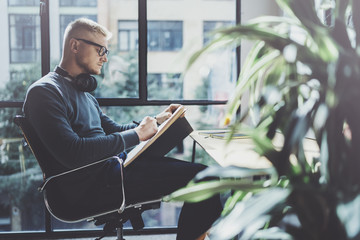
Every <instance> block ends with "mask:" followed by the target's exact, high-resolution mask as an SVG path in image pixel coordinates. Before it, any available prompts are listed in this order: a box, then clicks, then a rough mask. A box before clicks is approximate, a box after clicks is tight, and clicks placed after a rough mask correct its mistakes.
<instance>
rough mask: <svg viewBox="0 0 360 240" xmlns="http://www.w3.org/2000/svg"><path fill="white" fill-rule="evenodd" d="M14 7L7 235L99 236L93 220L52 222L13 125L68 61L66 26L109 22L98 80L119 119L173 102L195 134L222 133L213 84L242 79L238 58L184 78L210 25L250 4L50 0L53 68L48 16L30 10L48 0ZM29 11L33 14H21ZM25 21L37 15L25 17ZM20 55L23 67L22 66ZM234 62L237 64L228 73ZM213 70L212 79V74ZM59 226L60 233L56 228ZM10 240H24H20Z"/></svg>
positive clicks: (4, 134)
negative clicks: (43, 81)
mask: <svg viewBox="0 0 360 240" xmlns="http://www.w3.org/2000/svg"><path fill="white" fill-rule="evenodd" d="M0 1H1V0H0ZM7 1H8V3H9V4H8V5H9V6H11V8H8V9H7V11H8V12H7V14H6V18H5V19H6V20H7V19H9V28H8V26H7V23H6V25H5V26H6V28H5V29H7V28H8V29H9V33H5V34H6V36H5V37H4V38H0V42H2V43H3V45H4V46H6V47H7V46H10V49H9V53H12V54H11V58H9V57H8V56H2V57H0V60H1V61H2V63H3V62H6V63H7V64H8V63H9V62H10V60H11V63H16V64H8V65H9V67H7V68H6V69H5V71H4V72H5V73H6V75H8V76H9V77H7V76H5V79H6V78H9V80H7V81H6V83H5V84H0V101H1V102H0V104H2V105H1V107H0V113H1V114H0V138H1V140H2V142H3V144H2V145H1V147H0V179H5V180H4V181H1V182H2V184H1V187H0V199H1V200H2V204H0V238H1V239H2V238H3V235H7V234H9V235H13V234H15V235H17V234H18V233H17V232H16V233H15V231H19V232H21V231H39V232H37V233H36V234H39V235H41V237H42V238H41V239H47V237H48V236H50V235H52V236H51V237H59V235H61V234H62V233H61V232H60V231H58V230H62V229H66V230H71V229H76V230H73V231H76V233H74V236H75V235H76V236H79V237H85V236H89V234H90V235H91V234H94V233H93V232H94V231H93V230H94V229H95V228H98V229H100V228H101V226H98V227H96V226H94V224H93V223H88V222H86V221H84V222H80V223H75V224H74V223H71V224H67V223H63V222H60V221H58V220H56V219H54V218H50V220H49V218H46V217H45V206H44V202H43V200H42V196H41V194H40V193H38V191H37V187H38V186H39V185H40V184H41V182H42V175H41V170H40V169H39V167H38V165H37V163H36V161H35V159H34V157H33V156H32V154H31V152H30V151H29V149H27V148H24V149H22V148H21V146H22V142H21V141H22V137H21V134H20V132H19V129H18V128H17V127H16V126H14V124H13V123H12V119H13V116H15V115H16V114H21V106H22V101H23V100H24V96H25V91H26V89H27V88H28V86H29V85H30V84H31V83H32V82H33V81H35V80H37V79H39V78H40V77H41V71H40V70H41V68H42V69H43V70H45V71H48V70H52V69H53V67H54V65H55V64H58V63H59V61H60V53H61V48H62V41H63V33H64V30H65V27H66V26H67V24H68V23H69V22H70V21H72V20H74V19H76V18H79V17H87V18H90V19H92V20H95V21H99V22H100V23H101V24H103V25H105V26H106V27H107V28H108V29H109V30H110V31H111V32H112V33H113V34H114V35H113V37H112V38H111V39H110V41H109V46H108V47H109V50H110V54H109V56H108V62H107V63H106V64H105V65H104V67H103V72H102V73H101V74H100V75H99V76H96V78H97V79H98V83H99V86H98V88H97V90H96V91H95V97H97V99H98V100H99V103H100V105H101V108H102V109H103V111H104V112H105V113H106V114H107V115H108V116H109V117H111V118H112V119H114V120H115V121H117V122H119V123H126V122H131V121H132V120H134V119H141V117H143V116H146V115H150V116H152V115H154V114H156V113H158V112H159V111H160V110H163V109H164V108H165V106H167V105H168V104H169V103H183V104H186V105H187V106H186V107H187V109H188V110H187V112H188V114H187V118H188V120H189V122H190V123H191V125H192V126H193V127H194V128H196V129H205V128H213V127H217V126H218V123H219V122H220V121H221V117H222V113H223V112H224V103H225V101H226V99H227V98H226V97H227V96H226V95H221V94H218V95H216V96H215V95H214V94H213V92H214V91H213V90H214V89H217V88H218V90H220V87H219V86H218V85H215V84H214V83H213V82H212V81H213V80H214V79H217V80H218V83H219V84H221V87H223V88H225V87H227V86H228V85H226V84H225V83H228V82H230V81H231V80H232V79H234V78H233V76H232V75H229V69H230V68H231V67H232V66H235V65H236V63H234V62H232V61H233V58H229V60H228V61H220V59H224V58H222V57H221V58H219V57H217V55H213V56H212V59H215V60H217V61H218V64H219V66H218V70H216V71H210V70H209V67H208V66H205V67H204V64H199V65H198V66H196V68H195V70H194V71H193V72H191V73H190V74H189V75H187V76H183V75H182V73H183V71H184V68H185V65H186V62H187V59H188V57H189V56H190V54H191V52H190V51H188V49H187V48H186V47H187V46H194V49H191V50H197V49H199V48H200V47H201V46H202V44H203V40H204V39H203V30H204V29H203V23H204V21H211V20H213V19H222V21H230V22H231V21H235V17H236V13H235V9H236V8H235V6H236V4H239V3H240V0H226V1H204V0H193V1H152V0H147V1H145V0H144V1H143V0H141V1H139V0H109V1H99V0H87V1H86V0H58V1H52V0H49V1H48V2H49V4H50V6H49V7H50V11H49V12H50V14H51V15H50V16H49V18H50V19H49V26H50V31H49V32H47V31H46V30H45V31H44V30H43V31H44V32H45V34H46V35H48V36H49V39H50V44H49V48H50V64H49V65H51V66H50V67H49V69H47V68H48V66H47V64H48V62H42V63H41V64H39V61H40V56H39V53H40V49H44V48H46V47H47V45H46V44H43V45H41V46H40V43H41V42H40V31H39V28H40V24H39V23H40V17H39V16H38V9H35V8H36V7H31V9H32V11H33V10H35V11H33V12H30V11H28V9H30V8H29V7H24V6H25V5H26V6H33V4H35V3H36V4H35V6H36V5H37V6H38V5H39V0H26V1H25V0H7ZM45 2H47V1H45ZM5 5H6V4H5ZM219 6H221V9H219ZM189 9H190V10H191V11H189ZM24 12H26V13H27V15H25V14H23V15H20V14H18V13H24ZM30 13H31V14H33V15H30ZM46 14H47V13H45V17H44V19H46V17H47V15H46ZM237 14H240V13H237ZM22 16H30V17H29V18H28V19H21V17H22ZM19 18H20V19H19ZM20 20H21V21H20ZM3 22H7V21H3ZM20 23H21V24H20ZM20 26H23V28H27V27H30V26H32V27H33V29H32V30H26V29H24V30H23V29H22V28H20ZM34 29H35V30H34ZM146 29H147V31H146ZM20 30H21V31H20ZM4 39H5V40H6V41H4ZM8 40H9V41H10V42H9V43H8ZM17 42H19V43H21V48H20V47H17V48H15V46H17V44H15V43H17ZM193 43H195V44H193ZM34 46H35V47H34ZM41 47H42V48H41ZM195 47H196V49H195ZM28 48H32V49H33V50H32V51H35V50H36V51H37V52H36V54H35V55H36V57H35V59H37V61H38V62H37V63H36V64H28V62H25V61H24V60H22V61H23V62H20V60H21V59H25V58H26V57H27V56H26V55H27V54H28V53H26V51H24V50H23V49H28ZM20 49H21V50H20ZM34 49H35V50H34ZM6 50H7V49H6ZM13 50H14V51H13ZM15 50H16V51H17V52H16V51H15ZM182 50H184V52H186V53H187V54H188V55H187V56H185V58H181V53H182V52H183V51H182ZM6 53H7V51H6ZM43 53H44V54H45V51H44V52H43ZM16 54H17V57H18V61H19V62H13V61H12V59H13V58H14V57H13V55H16ZM212 61H213V60H212ZM23 63H26V64H23ZM224 65H226V66H228V67H226V69H225V68H221V66H224ZM0 66H3V64H0ZM204 69H205V71H204ZM199 70H201V71H199ZM204 72H206V73H208V75H206V76H205V75H204ZM209 76H213V77H211V78H210V77H209ZM3 86H6V87H3ZM1 87H3V89H2V88H1ZM230 89H231V88H230ZM192 145H193V142H192V140H191V139H190V138H188V139H185V140H184V142H183V144H182V145H181V146H178V148H177V149H174V150H173V151H172V152H171V153H170V156H174V157H176V158H181V159H184V160H186V161H191V157H192V156H191V153H192V151H191V150H192ZM204 155H205V154H203V155H201V156H197V157H196V161H197V162H204V159H205V158H206V156H204ZM179 156H180V157H179ZM24 169H25V170H26V171H24ZM6 179H9V180H13V181H11V182H10V181H7V180H6ZM8 193H13V194H12V195H10V194H8ZM180 207H181V206H180V205H179V204H178V203H167V204H162V209H160V210H159V211H150V212H147V213H146V215H145V225H146V226H148V227H162V226H167V227H170V228H171V227H174V226H175V225H176V223H177V216H178V214H179V209H180ZM19 213H20V214H19ZM16 217H17V218H16ZM15 220H16V221H15ZM49 225H51V230H49V229H47V226H49ZM127 226H128V225H126V227H127ZM78 229H82V230H81V231H78ZM89 229H91V230H89ZM7 232H13V233H7ZM21 234H24V233H23V232H21ZM86 234H88V235H86ZM25 235H26V233H25ZM44 236H45V237H44ZM21 237H22V236H20V237H19V238H21ZM4 238H5V239H6V238H7V237H6V236H5V237H4ZM10 238H13V239H17V236H15V237H10ZM24 238H26V236H25V237H24ZM60 238H61V237H60Z"/></svg>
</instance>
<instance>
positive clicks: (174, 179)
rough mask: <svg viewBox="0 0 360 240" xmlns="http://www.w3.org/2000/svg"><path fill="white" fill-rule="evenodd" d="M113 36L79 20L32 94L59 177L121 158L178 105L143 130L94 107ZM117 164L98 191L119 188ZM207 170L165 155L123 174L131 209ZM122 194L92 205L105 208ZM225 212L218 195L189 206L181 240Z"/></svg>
mask: <svg viewBox="0 0 360 240" xmlns="http://www.w3.org/2000/svg"><path fill="white" fill-rule="evenodd" d="M110 37H111V34H110V33H109V32H108V31H107V30H106V29H105V28H104V27H103V26H101V25H99V24H97V23H95V22H93V21H91V20H88V19H78V20H76V21H74V22H72V23H70V24H69V26H68V27H67V28H66V30H65V34H64V46H63V54H62V59H61V61H60V64H59V66H58V67H57V68H56V69H55V72H50V73H48V74H47V75H46V76H44V77H43V78H41V79H40V80H38V81H37V82H35V83H34V84H33V85H32V86H30V88H29V89H28V92H27V95H26V99H25V102H24V107H23V111H24V114H25V116H26V118H27V119H28V120H29V121H30V123H31V124H32V126H33V127H34V129H35V131H36V132H37V134H38V135H39V137H40V138H41V140H42V142H43V143H44V145H45V147H46V148H47V149H48V150H49V151H50V152H51V154H52V155H53V156H54V157H55V159H56V166H58V167H57V168H56V170H55V172H54V174H55V173H59V172H62V171H65V170H68V169H73V168H76V167H80V166H84V165H86V164H89V163H92V162H95V161H98V160H100V159H104V158H107V157H110V156H114V155H118V154H120V153H121V152H123V151H126V149H129V148H131V147H133V146H135V145H137V144H138V143H139V142H140V141H144V140H147V139H149V138H150V137H152V136H153V135H154V134H155V133H156V131H157V123H158V124H161V123H162V122H164V121H165V120H166V119H168V118H169V117H170V116H171V114H172V112H173V111H174V110H175V109H176V108H177V107H178V106H179V105H176V104H172V105H170V106H169V107H168V108H166V109H165V110H164V111H163V112H161V113H160V114H158V115H157V116H156V118H152V117H145V118H144V119H143V120H142V121H141V123H140V124H139V125H136V124H133V123H131V124H123V125H120V124H117V123H115V122H114V121H112V120H111V119H110V118H109V117H107V116H106V115H105V114H104V113H102V111H101V109H100V107H99V104H98V102H97V100H96V99H95V98H94V97H93V96H92V95H91V94H89V93H88V92H89V91H93V90H94V89H95V88H96V80H95V78H94V77H92V76H91V75H90V74H99V73H100V71H101V68H102V66H103V64H104V63H105V62H107V61H108V59H107V53H108V50H107V46H108V39H109V38H110ZM118 164H119V163H118V162H117V161H111V160H110V161H109V162H106V166H104V167H103V168H102V169H101V171H99V175H97V176H95V177H94V179H96V185H97V186H99V185H100V186H101V187H104V188H106V187H108V186H112V187H114V188H111V189H117V188H116V187H117V186H118V185H117V184H119V183H118V180H116V179H117V178H116V176H119V172H118V171H119V165H118ZM204 168H205V166H203V165H200V164H193V163H188V162H184V161H180V160H176V159H171V158H166V157H163V156H159V157H154V158H151V159H138V160H136V161H135V162H133V163H132V164H130V165H129V166H128V167H126V168H125V169H124V185H125V196H126V198H125V199H126V203H127V204H129V203H135V202H139V201H145V200H151V199H156V198H159V197H161V196H164V195H167V194H169V193H171V192H173V191H175V190H176V189H178V188H180V187H183V186H185V185H186V184H187V183H188V182H189V181H190V180H191V179H192V178H193V177H194V176H195V175H196V174H197V173H198V172H199V171H201V170H203V169H204ZM119 192H120V191H116V190H115V191H108V194H106V196H101V198H99V199H96V200H94V199H88V201H96V202H100V204H102V203H103V204H108V203H109V202H111V201H116V200H117V197H118V196H119ZM220 212H221V204H220V199H219V196H216V197H213V198H211V199H209V200H206V201H203V202H201V203H195V204H189V203H185V204H184V206H183V209H182V212H181V214H180V218H179V223H178V234H177V239H179V240H192V239H197V238H198V237H199V236H200V235H202V234H203V233H204V232H206V231H207V230H208V229H209V228H210V226H211V224H212V223H213V222H214V221H215V220H216V219H217V217H218V216H219V215H220Z"/></svg>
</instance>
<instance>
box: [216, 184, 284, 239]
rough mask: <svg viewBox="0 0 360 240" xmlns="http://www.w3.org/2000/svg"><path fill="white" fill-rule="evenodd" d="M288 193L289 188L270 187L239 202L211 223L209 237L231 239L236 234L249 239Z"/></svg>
mask: <svg viewBox="0 0 360 240" xmlns="http://www.w3.org/2000/svg"><path fill="white" fill-rule="evenodd" d="M289 194H290V190H289V189H281V188H271V189H268V190H266V191H263V192H261V193H258V194H256V195H255V196H254V197H252V198H250V199H248V200H246V201H242V202H239V203H238V204H236V206H235V207H234V209H233V210H232V211H231V212H230V213H229V214H228V215H226V216H224V217H221V218H220V219H219V220H218V221H217V222H216V223H215V224H214V225H213V227H212V229H211V231H210V239H217V240H222V239H231V238H232V237H234V236H236V235H237V234H239V236H240V239H250V238H251V236H252V235H254V233H255V232H256V231H257V230H259V229H261V228H262V227H263V226H264V225H265V223H266V222H267V221H268V220H269V216H270V215H269V214H270V213H271V212H272V211H274V210H275V208H277V207H278V206H280V205H284V204H285V202H286V199H287V197H288V196H289Z"/></svg>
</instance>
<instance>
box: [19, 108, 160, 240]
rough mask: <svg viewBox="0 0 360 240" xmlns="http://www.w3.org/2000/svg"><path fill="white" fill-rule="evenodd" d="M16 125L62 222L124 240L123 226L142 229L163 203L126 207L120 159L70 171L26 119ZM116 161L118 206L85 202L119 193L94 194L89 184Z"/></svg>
mask: <svg viewBox="0 0 360 240" xmlns="http://www.w3.org/2000/svg"><path fill="white" fill-rule="evenodd" d="M14 122H15V124H16V125H17V126H19V127H20V129H21V131H22V133H23V136H24V138H25V141H26V143H27V145H28V146H29V147H30V149H31V151H32V153H33V154H34V156H35V158H36V160H37V162H38V163H39V165H40V168H41V171H42V173H43V179H44V182H43V184H42V185H41V186H40V187H39V191H40V192H42V193H43V197H44V202H45V205H46V208H47V209H48V211H49V212H50V214H51V215H52V216H54V217H55V218H57V219H59V220H60V221H63V222H70V223H71V222H79V221H83V220H87V221H93V222H94V224H95V225H96V226H99V225H103V224H104V227H103V230H104V235H103V236H101V237H99V238H97V239H101V238H103V237H105V236H106V235H109V234H110V233H112V232H114V231H115V230H116V232H117V240H124V238H123V224H124V223H125V222H126V221H128V220H130V222H131V225H132V227H133V229H134V230H139V229H142V228H143V227H144V221H143V219H142V217H141V213H142V212H144V211H145V210H149V209H156V208H160V204H161V200H160V199H156V200H153V201H147V202H141V203H136V204H131V205H127V206H126V205H125V194H124V184H123V174H122V160H121V159H120V158H119V157H117V156H114V157H111V158H107V159H103V160H100V161H98V162H95V163H91V164H89V165H86V166H83V167H80V168H77V169H67V168H65V167H64V166H62V165H61V164H60V163H59V162H58V161H56V160H55V159H54V158H53V157H52V155H51V153H50V152H49V151H48V150H47V149H46V148H45V147H44V145H43V143H42V142H41V140H40V138H39V137H38V136H37V134H36V132H35V130H34V129H33V127H32V126H31V124H30V123H29V122H28V121H27V119H26V118H25V117H24V116H20V115H17V116H16V117H15V118H14ZM113 158H115V159H117V160H118V161H119V162H120V166H121V176H119V178H120V180H121V190H120V192H119V194H118V197H117V198H118V202H117V203H113V202H109V203H106V202H105V203H104V201H106V199H102V201H86V199H99V197H101V195H102V192H101V191H104V192H105V191H112V190H116V191H119V189H118V188H119V186H116V189H104V190H99V188H96V191H93V184H96V182H94V181H93V182H91V180H90V182H89V183H88V181H89V179H92V178H91V175H92V174H94V173H96V172H97V171H99V168H101V166H103V164H104V163H105V161H108V160H109V159H113ZM84 186H87V187H84ZM79 199H82V200H79ZM84 200H85V201H84Z"/></svg>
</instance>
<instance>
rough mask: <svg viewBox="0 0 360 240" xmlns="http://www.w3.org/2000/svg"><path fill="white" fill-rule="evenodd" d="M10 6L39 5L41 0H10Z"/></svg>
mask: <svg viewBox="0 0 360 240" xmlns="http://www.w3.org/2000/svg"><path fill="white" fill-rule="evenodd" d="M8 1H9V2H8V3H9V6H38V5H39V0H8Z"/></svg>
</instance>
